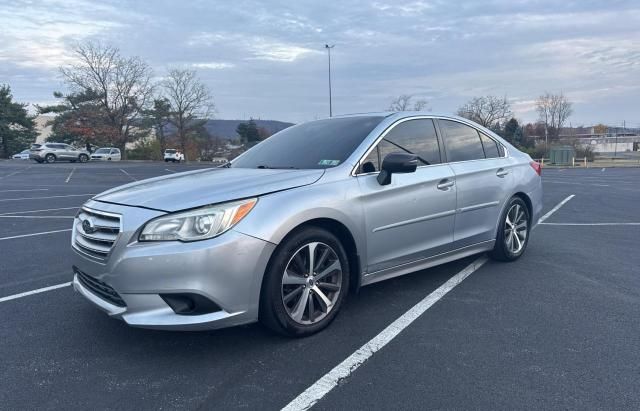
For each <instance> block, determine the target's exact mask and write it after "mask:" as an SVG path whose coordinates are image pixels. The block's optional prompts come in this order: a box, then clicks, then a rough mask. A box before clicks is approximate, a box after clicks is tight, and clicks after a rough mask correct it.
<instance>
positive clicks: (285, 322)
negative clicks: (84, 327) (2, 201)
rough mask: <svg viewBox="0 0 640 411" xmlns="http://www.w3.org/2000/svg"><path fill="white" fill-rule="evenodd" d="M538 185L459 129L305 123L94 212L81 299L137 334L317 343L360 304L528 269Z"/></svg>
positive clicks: (81, 239) (100, 201)
mask: <svg viewBox="0 0 640 411" xmlns="http://www.w3.org/2000/svg"><path fill="white" fill-rule="evenodd" d="M310 147H313V150H310V149H309V148H310ZM540 173H541V168H540V165H539V164H538V163H536V162H534V161H532V160H531V157H529V155H527V154H525V153H522V152H520V151H518V150H517V149H516V148H515V147H513V146H512V145H511V144H509V143H508V142H507V141H505V140H504V139H502V138H500V137H499V136H497V135H496V134H494V133H493V132H491V131H490V130H488V129H486V128H484V127H481V126H479V125H478V124H476V123H473V122H471V121H468V120H465V119H462V118H458V117H454V116H444V115H443V116H438V115H433V114H431V113H418V112H410V113H409V112H405V113H394V114H389V113H381V114H362V115H353V116H344V117H333V118H330V119H325V120H318V121H312V122H308V123H303V124H299V125H296V126H293V127H290V128H287V129H285V130H283V131H281V132H279V133H277V134H275V135H273V136H272V137H270V138H269V139H267V140H265V141H263V142H261V143H259V144H258V145H256V146H255V147H253V148H251V149H250V150H248V151H247V152H245V153H244V154H242V155H240V156H239V157H237V158H236V159H234V160H232V161H231V163H229V164H228V165H227V166H226V167H222V168H214V169H207V170H196V171H189V172H185V173H181V174H172V175H169V176H166V177H157V178H154V179H151V180H146V181H139V182H135V183H132V184H128V185H126V186H122V187H117V188H113V189H111V190H108V191H105V192H103V193H101V194H98V195H97V196H95V197H94V198H92V199H90V200H89V201H87V202H86V203H85V204H84V206H83V207H82V209H81V210H80V212H79V213H78V215H77V217H76V218H75V220H74V223H73V224H74V225H73V231H72V233H73V234H72V247H73V249H74V250H75V252H74V253H73V270H74V273H75V275H74V280H73V284H74V288H75V289H76V290H77V291H78V292H80V293H81V294H82V295H83V296H84V297H86V298H87V299H88V300H90V301H91V302H93V303H94V304H95V305H97V306H98V307H100V308H101V309H102V310H104V311H106V312H107V313H108V314H109V315H110V316H112V317H114V318H118V319H122V320H124V321H125V322H126V323H128V324H129V325H132V326H138V327H148V328H159V329H183V330H192V329H211V328H219V327H226V326H233V325H238V324H245V323H250V322H254V321H258V320H260V321H261V322H262V323H264V324H265V325H266V326H268V327H270V328H271V329H273V330H276V331H278V332H281V333H283V334H286V335H289V336H304V335H309V334H312V333H314V332H317V331H319V330H321V329H323V328H324V327H326V326H327V325H328V324H329V323H330V322H331V321H332V320H333V319H334V318H335V316H336V315H337V314H338V312H339V311H340V308H341V307H342V305H343V304H344V301H345V299H346V298H347V295H348V292H349V290H354V289H357V288H359V287H362V286H366V285H369V284H373V283H376V282H378V281H382V280H385V279H388V278H392V277H396V276H399V275H403V274H407V273H410V272H414V271H418V270H422V269H425V268H428V267H432V266H435V265H438V264H443V263H447V262H449V261H452V260H456V259H459V258H463V257H467V256H469V255H472V254H477V253H482V252H489V255H490V256H491V257H493V258H494V259H496V260H500V261H513V260H516V259H518V258H519V257H520V256H521V255H522V254H523V253H524V251H525V249H526V247H527V243H528V241H529V237H530V233H531V229H532V227H533V226H534V225H535V224H536V223H537V221H538V219H539V217H540V214H541V210H542V184H541V178H540Z"/></svg>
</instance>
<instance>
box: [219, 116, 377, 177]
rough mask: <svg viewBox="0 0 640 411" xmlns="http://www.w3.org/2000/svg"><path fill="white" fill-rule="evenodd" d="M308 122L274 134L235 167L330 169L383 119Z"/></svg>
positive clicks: (338, 119)
mask: <svg viewBox="0 0 640 411" xmlns="http://www.w3.org/2000/svg"><path fill="white" fill-rule="evenodd" d="M383 118H384V117H382V116H358V117H344V118H331V119H326V120H318V121H311V122H308V123H303V124H300V125H297V126H293V127H289V128H287V129H284V130H282V131H280V132H279V133H276V134H274V135H273V136H271V137H269V138H268V139H266V140H265V141H263V142H261V143H260V144H258V145H257V146H255V147H253V148H252V149H251V150H249V151H247V152H246V153H244V154H243V155H242V156H240V157H239V158H238V159H236V160H234V161H233V163H232V164H231V167H234V168H306V169H310V168H330V167H335V166H337V165H339V164H342V162H344V161H345V160H346V159H347V158H348V157H349V155H351V153H352V152H353V150H355V149H356V147H358V145H359V144H360V143H362V140H363V139H364V138H365V137H366V136H367V135H368V134H369V133H370V132H371V130H373V129H374V128H375V127H376V126H377V125H378V124H379V123H380V122H381V121H382V119H383Z"/></svg>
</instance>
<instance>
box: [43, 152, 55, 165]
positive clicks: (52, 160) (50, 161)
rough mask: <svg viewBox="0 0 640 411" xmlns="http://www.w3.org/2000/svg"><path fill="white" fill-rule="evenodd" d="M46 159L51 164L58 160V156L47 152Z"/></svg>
mask: <svg viewBox="0 0 640 411" xmlns="http://www.w3.org/2000/svg"><path fill="white" fill-rule="evenodd" d="M44 161H46V162H47V163H49V164H51V163H55V162H56V156H55V155H53V154H47V155H46V156H45V158H44Z"/></svg>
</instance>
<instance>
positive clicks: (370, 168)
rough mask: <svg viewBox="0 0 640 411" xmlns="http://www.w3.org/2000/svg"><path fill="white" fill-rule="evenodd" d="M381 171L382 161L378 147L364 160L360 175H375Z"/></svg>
mask: <svg viewBox="0 0 640 411" xmlns="http://www.w3.org/2000/svg"><path fill="white" fill-rule="evenodd" d="M379 170H380V159H379V158H378V147H376V148H374V149H373V150H371V153H369V154H368V155H367V156H366V157H365V158H364V159H363V160H362V162H361V163H360V171H358V173H373V172H375V171H379Z"/></svg>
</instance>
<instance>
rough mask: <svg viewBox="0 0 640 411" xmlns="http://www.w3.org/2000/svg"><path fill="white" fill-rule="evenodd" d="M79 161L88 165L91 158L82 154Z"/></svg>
mask: <svg viewBox="0 0 640 411" xmlns="http://www.w3.org/2000/svg"><path fill="white" fill-rule="evenodd" d="M78 160H80V162H81V163H86V162H87V161H89V156H88V155H86V154H80V157H78Z"/></svg>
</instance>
